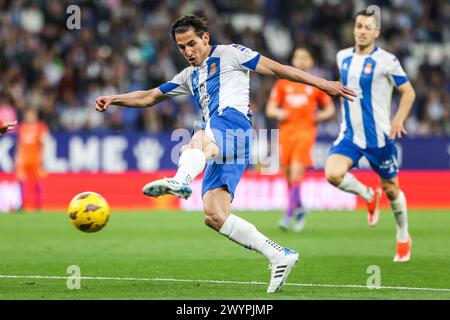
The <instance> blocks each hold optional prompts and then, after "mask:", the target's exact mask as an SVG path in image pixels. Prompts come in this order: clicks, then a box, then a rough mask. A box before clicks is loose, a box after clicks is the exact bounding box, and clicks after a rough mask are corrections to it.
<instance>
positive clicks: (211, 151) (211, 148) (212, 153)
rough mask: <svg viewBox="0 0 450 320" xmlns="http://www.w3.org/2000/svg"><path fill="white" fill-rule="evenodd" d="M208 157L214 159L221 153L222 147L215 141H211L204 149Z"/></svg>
mask: <svg viewBox="0 0 450 320" xmlns="http://www.w3.org/2000/svg"><path fill="white" fill-rule="evenodd" d="M204 152H205V155H206V158H207V159H212V158H215V157H217V156H218V155H219V152H220V149H219V147H218V146H217V145H216V144H215V143H210V144H208V146H207V147H206V148H205V150H204Z"/></svg>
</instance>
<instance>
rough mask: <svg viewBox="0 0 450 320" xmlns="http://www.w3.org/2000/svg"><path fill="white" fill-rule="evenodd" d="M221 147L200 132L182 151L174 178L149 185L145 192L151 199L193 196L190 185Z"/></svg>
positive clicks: (202, 131) (145, 187)
mask: <svg viewBox="0 0 450 320" xmlns="http://www.w3.org/2000/svg"><path fill="white" fill-rule="evenodd" d="M218 152H219V147H218V146H217V145H216V144H215V143H214V142H213V141H211V139H210V138H208V137H207V136H206V134H205V132H204V130H198V131H197V132H196V133H195V134H194V136H193V137H192V139H191V142H190V143H189V144H187V145H185V146H183V147H182V149H181V155H180V160H179V162H178V170H177V173H176V174H175V176H174V177H173V178H164V179H159V180H156V181H152V182H150V183H147V184H146V185H145V186H144V188H143V190H142V191H143V192H144V194H145V195H147V196H150V197H158V196H161V195H164V194H172V195H175V196H177V197H179V198H183V199H187V198H189V197H190V196H191V194H192V189H191V187H190V186H189V184H190V183H191V182H192V181H193V180H194V179H195V177H197V176H198V175H199V174H200V173H202V171H203V170H204V168H205V164H206V161H207V160H208V159H211V158H214V157H215V156H216V155H217V154H218Z"/></svg>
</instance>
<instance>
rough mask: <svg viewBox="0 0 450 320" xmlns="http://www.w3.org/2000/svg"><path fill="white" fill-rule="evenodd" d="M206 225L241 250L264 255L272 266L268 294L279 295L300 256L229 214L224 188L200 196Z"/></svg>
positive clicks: (229, 203)
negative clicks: (274, 293) (238, 245)
mask: <svg viewBox="0 0 450 320" xmlns="http://www.w3.org/2000/svg"><path fill="white" fill-rule="evenodd" d="M203 204H204V211H205V224H206V225H207V226H209V227H210V228H212V229H214V230H216V231H218V232H220V233H221V234H223V235H224V236H226V237H228V238H229V239H230V240H233V241H234V242H236V243H238V244H240V245H242V246H243V247H245V248H247V249H251V250H255V251H257V252H260V253H262V254H263V255H265V256H266V257H267V258H268V259H269V262H270V265H271V269H272V272H271V278H270V284H269V287H268V289H267V292H268V293H273V292H276V291H278V290H279V289H280V288H281V286H282V285H283V283H284V282H285V281H286V278H287V277H288V275H289V273H290V271H291V270H292V268H293V267H294V265H295V263H296V262H297V260H298V258H299V254H298V253H297V252H295V251H292V250H290V249H288V248H284V247H282V246H280V245H278V244H277V243H275V242H274V241H272V240H270V239H269V238H267V237H266V236H265V235H263V234H262V233H261V232H259V231H258V230H257V229H256V227H255V226H254V225H253V224H252V223H250V222H248V221H246V220H244V219H242V218H240V217H238V216H236V215H233V214H231V213H230V206H231V195H230V193H229V192H228V190H227V189H226V188H225V187H220V188H216V189H213V190H209V191H207V192H206V193H205V194H204V196H203Z"/></svg>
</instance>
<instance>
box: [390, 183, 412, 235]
mask: <svg viewBox="0 0 450 320" xmlns="http://www.w3.org/2000/svg"><path fill="white" fill-rule="evenodd" d="M391 209H392V212H394V217H395V225H396V227H397V240H398V241H399V242H407V241H408V240H409V233H408V209H407V207H406V197H405V194H404V193H403V192H402V191H401V190H399V193H398V197H397V199H395V200H393V201H391Z"/></svg>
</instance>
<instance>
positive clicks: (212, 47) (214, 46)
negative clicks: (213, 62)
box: [208, 45, 217, 57]
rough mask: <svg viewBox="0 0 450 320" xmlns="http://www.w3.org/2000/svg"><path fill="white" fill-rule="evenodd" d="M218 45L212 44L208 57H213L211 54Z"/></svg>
mask: <svg viewBox="0 0 450 320" xmlns="http://www.w3.org/2000/svg"><path fill="white" fill-rule="evenodd" d="M216 47H217V45H212V46H211V50H210V51H209V54H208V57H211V55H212V54H213V52H214V50H216Z"/></svg>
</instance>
